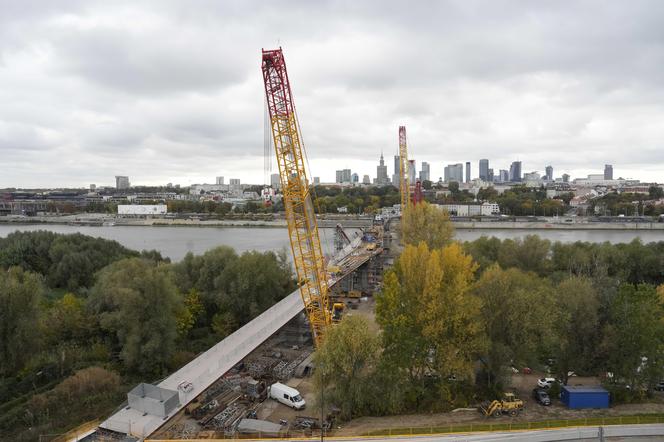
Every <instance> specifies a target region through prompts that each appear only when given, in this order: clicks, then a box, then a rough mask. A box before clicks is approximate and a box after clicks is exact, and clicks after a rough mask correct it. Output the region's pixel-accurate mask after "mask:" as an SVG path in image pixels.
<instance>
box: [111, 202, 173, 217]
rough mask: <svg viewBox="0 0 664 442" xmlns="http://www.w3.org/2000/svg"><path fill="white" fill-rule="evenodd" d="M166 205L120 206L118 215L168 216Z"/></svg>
mask: <svg viewBox="0 0 664 442" xmlns="http://www.w3.org/2000/svg"><path fill="white" fill-rule="evenodd" d="M167 211H168V209H167V207H166V204H120V205H118V215H123V216H154V215H166V212H167Z"/></svg>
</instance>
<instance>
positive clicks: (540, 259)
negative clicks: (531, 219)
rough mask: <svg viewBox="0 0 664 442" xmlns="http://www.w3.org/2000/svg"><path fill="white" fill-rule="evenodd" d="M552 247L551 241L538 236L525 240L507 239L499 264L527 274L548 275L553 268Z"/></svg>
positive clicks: (502, 248)
mask: <svg viewBox="0 0 664 442" xmlns="http://www.w3.org/2000/svg"><path fill="white" fill-rule="evenodd" d="M550 247H551V242H550V241H548V240H546V239H541V238H540V237H539V236H537V235H526V237H525V238H523V239H521V238H516V239H506V240H504V241H503V243H502V245H501V247H500V251H499V252H498V263H499V264H500V266H501V267H502V268H505V269H506V268H510V267H517V268H519V269H521V270H524V271H526V272H535V273H538V274H540V275H547V274H548V273H549V271H550V268H551V263H550V260H549V251H550Z"/></svg>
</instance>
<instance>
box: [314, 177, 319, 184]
mask: <svg viewBox="0 0 664 442" xmlns="http://www.w3.org/2000/svg"><path fill="white" fill-rule="evenodd" d="M319 184H320V177H319V176H315V177H314V186H317V185H319Z"/></svg>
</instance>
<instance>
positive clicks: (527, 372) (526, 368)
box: [521, 367, 533, 374]
mask: <svg viewBox="0 0 664 442" xmlns="http://www.w3.org/2000/svg"><path fill="white" fill-rule="evenodd" d="M532 372H533V370H532V369H531V368H530V367H523V368H522V369H521V373H523V374H532Z"/></svg>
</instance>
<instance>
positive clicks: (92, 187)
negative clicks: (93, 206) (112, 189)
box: [90, 184, 97, 192]
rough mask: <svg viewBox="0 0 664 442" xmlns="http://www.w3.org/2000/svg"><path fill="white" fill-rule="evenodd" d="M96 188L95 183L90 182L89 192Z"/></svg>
mask: <svg viewBox="0 0 664 442" xmlns="http://www.w3.org/2000/svg"><path fill="white" fill-rule="evenodd" d="M95 190H97V185H96V184H90V192H94V191H95Z"/></svg>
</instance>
